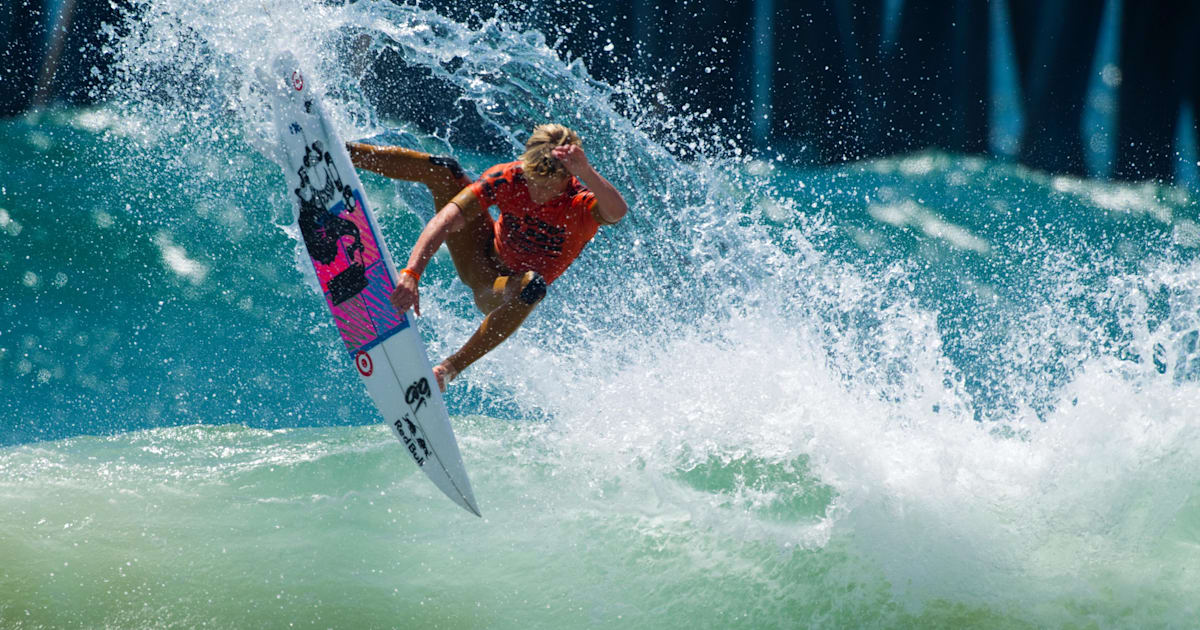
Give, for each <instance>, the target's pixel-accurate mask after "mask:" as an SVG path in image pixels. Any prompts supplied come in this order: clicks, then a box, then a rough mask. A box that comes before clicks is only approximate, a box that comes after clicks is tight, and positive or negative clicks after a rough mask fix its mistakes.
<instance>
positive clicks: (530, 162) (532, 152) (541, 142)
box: [521, 124, 583, 179]
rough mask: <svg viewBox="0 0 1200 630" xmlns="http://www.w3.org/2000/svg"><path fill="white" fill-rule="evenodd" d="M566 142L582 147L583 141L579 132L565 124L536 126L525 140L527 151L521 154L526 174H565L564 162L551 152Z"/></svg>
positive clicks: (554, 175)
mask: <svg viewBox="0 0 1200 630" xmlns="http://www.w3.org/2000/svg"><path fill="white" fill-rule="evenodd" d="M565 144H573V145H575V146H577V147H582V146H583V141H582V140H580V139H579V134H577V133H575V132H574V131H573V130H571V129H570V128H569V127H567V126H565V125H558V124H549V125H538V126H537V127H534V128H533V133H532V134H531V135H530V136H529V139H528V140H526V141H525V152H524V153H522V154H521V166H522V167H523V168H524V169H525V175H526V176H533V177H537V178H542V179H549V178H552V177H559V176H562V175H565V174H566V172H567V170H566V169H565V168H564V167H563V165H562V162H559V161H558V160H557V159H555V157H554V155H553V154H552V153H551V151H553V150H554V149H555V147H561V146H563V145H565Z"/></svg>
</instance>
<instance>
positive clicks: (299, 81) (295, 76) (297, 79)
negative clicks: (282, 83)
mask: <svg viewBox="0 0 1200 630" xmlns="http://www.w3.org/2000/svg"><path fill="white" fill-rule="evenodd" d="M292 87H294V88H296V91H297V92H299V91H300V90H303V89H304V75H302V74H300V71H299V70H295V71H293V72H292Z"/></svg>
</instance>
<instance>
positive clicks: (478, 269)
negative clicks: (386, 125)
mask: <svg viewBox="0 0 1200 630" xmlns="http://www.w3.org/2000/svg"><path fill="white" fill-rule="evenodd" d="M346 148H347V149H348V150H349V151H350V159H351V160H352V161H353V162H354V165H355V166H357V167H359V168H365V169H367V170H369V171H372V172H375V173H379V174H380V175H384V176H386V177H390V178H392V179H402V180H404V181H410V182H418V183H421V184H424V185H425V187H426V188H428V189H429V192H430V193H431V194H432V195H433V204H434V211H435V212H440V211H441V210H442V209H443V208H445V207H446V204H448V203H450V200H452V199H454V196H455V195H457V194H458V193H459V192H460V191H462V189H463V188H466V187H467V186H469V185H470V184H471V180H470V179H468V178H467V175H466V173H465V172H463V170H462V168H461V167H460V166H459V165H458V162H457V161H455V160H454V158H451V157H445V156H436V155H430V154H428V153H422V152H420V151H413V150H412V149H406V148H404V147H388V146H382V147H380V146H373V145H369V144H362V143H359V142H347V143H346ZM486 214H487V210H478V211H475V212H470V213H467V215H466V217H465V218H466V221H467V225H466V227H465V228H464V229H462V230H460V231H458V232H451V233H450V234H448V235H447V237H446V248H447V249H449V250H450V258H451V260H453V261H454V268H455V270H457V271H458V277H459V278H460V279H461V280H462V281H463V284H465V285H467V286H468V287H469V288H470V289H471V291H472V292H473V293H475V295H476V300H475V301H476V304H477V305H479V304H480V296H485V295H487V294H490V293H491V292H492V290H493V287H492V284H493V282H494V281H495V279H496V277H497V276H500V275H502V273H501V270H499V269H497V268H496V265H495V263H494V262H493V261H492V257H491V251H492V237H493V234H494V232H493V231H492V229H493V228H492V222H491V217H490V216H484V215H486ZM479 308H480V312H482V313H487V312H489V311H490V310H491V309H485V308H484V307H483V306H479Z"/></svg>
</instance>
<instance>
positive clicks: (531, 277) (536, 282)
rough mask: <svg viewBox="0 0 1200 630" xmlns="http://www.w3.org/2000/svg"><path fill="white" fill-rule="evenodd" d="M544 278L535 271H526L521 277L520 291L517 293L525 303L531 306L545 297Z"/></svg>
mask: <svg viewBox="0 0 1200 630" xmlns="http://www.w3.org/2000/svg"><path fill="white" fill-rule="evenodd" d="M547 286H548V284H547V283H546V279H545V278H543V277H542V274H540V273H538V272H536V271H526V272H525V275H524V277H522V278H521V292H520V293H519V294H518V295H517V297H518V299H520V300H521V301H522V302H524V303H525V304H528V305H529V306H533V305H534V304H537V303H538V302H541V301H542V298H544V297H546V287H547Z"/></svg>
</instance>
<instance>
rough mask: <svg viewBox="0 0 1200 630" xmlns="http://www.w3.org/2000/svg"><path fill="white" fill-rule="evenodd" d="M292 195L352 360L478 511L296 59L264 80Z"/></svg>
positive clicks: (342, 156)
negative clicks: (392, 303)
mask: <svg viewBox="0 0 1200 630" xmlns="http://www.w3.org/2000/svg"><path fill="white" fill-rule="evenodd" d="M263 75H264V76H261V78H262V80H263V81H265V82H266V83H267V87H268V90H269V92H270V93H271V115H272V117H273V119H274V124H275V132H276V134H277V136H278V141H279V144H280V147H281V148H282V151H281V152H279V153H280V155H281V157H282V158H283V159H284V161H285V162H286V165H285V166H284V173H285V175H286V177H287V190H288V196H289V198H290V199H291V200H292V203H293V210H294V214H293V217H294V219H295V221H296V224H297V225H298V227H299V228H300V235H301V237H302V239H303V240H304V247H305V250H306V251H307V253H308V256H309V258H310V259H311V260H312V265H313V269H314V270H315V271H316V274H317V281H318V282H319V284H320V285H321V293H322V295H323V296H324V298H325V303H326V305H328V307H329V312H330V314H331V315H332V316H333V320H334V322H335V323H336V324H337V329H338V332H340V333H341V336H342V341H343V342H344V344H345V347H346V354H347V356H348V358H349V359H350V362H351V363H352V364H353V365H354V368H355V370H356V371H357V372H358V375H359V377H360V378H361V379H362V382H363V384H365V385H366V388H367V392H368V394H369V395H370V397H371V400H372V401H373V402H374V403H375V407H376V409H378V410H379V413H380V414H382V415H383V418H384V421H385V422H386V423H387V424H388V426H390V427H391V428H392V432H393V433H394V434H395V435H396V438H397V439H399V440H400V443H401V445H403V448H404V450H405V451H406V452H407V453H408V455H409V456H410V457H411V458H412V460H413V461H414V462H416V464H417V466H418V467H420V469H421V470H422V471H424V472H425V474H426V475H427V476H428V477H429V479H430V480H431V481H433V483H434V485H436V486H437V487H438V488H439V489H440V490H441V491H442V492H443V493H445V495H446V496H448V497H450V499H451V500H452V501H454V502H455V503H457V504H459V505H460V506H462V507H463V508H465V509H466V510H468V511H470V512H471V513H472V514H475V515H476V516H479V515H480V513H479V507H478V505H477V504H476V502H475V496H474V494H473V492H472V490H471V482H470V480H469V479H468V477H467V471H466V469H465V468H464V467H463V462H462V455H461V453H460V452H459V449H458V441H457V440H456V439H455V437H454V430H453V429H452V428H451V426H450V415H449V413H447V411H446V402H445V400H444V399H443V397H442V393H441V391H440V390H439V389H438V387H437V379H436V378H435V377H434V375H433V369H432V365H431V364H430V362H429V357H428V355H426V353H425V345H424V343H423V342H422V341H421V337H420V335H419V334H418V332H417V329H416V327H415V326H414V325H413V319H412V317H411V314H412V311H411V310H410V311H409V312H408V313H399V312H397V311H396V309H395V308H394V307H393V306H392V305H391V303H390V302H389V301H388V296H390V295H391V293H392V290H393V288H394V287H395V286H396V282H395V279H396V266H395V264H394V263H393V262H392V257H391V254H389V253H388V249H387V245H386V244H385V243H384V240H383V238H382V236H380V232H379V227H378V224H377V223H376V221H375V217H374V215H373V214H372V212H371V208H370V205H369V204H368V202H367V196H366V195H365V194H364V192H363V187H362V183H361V182H360V181H359V178H358V173H357V172H356V171H355V170H354V166H353V164H352V163H351V161H350V155H349V153H348V152H347V151H346V147H345V144H344V143H343V142H342V140H341V139H340V138H339V137H338V134H337V130H336V129H335V128H334V126H333V124H332V123H331V121H330V120H329V117H328V115H327V114H326V112H325V109H324V108H323V107H322V105H321V101H320V99H319V98H318V95H317V94H314V93H313V85H312V82H311V80H310V77H309V76H308V75H306V74H305V73H304V72H303V70H302V69H301V64H300V62H299V60H298V59H297V58H296V57H295V55H293V54H292V53H283V54H280V55H278V56H276V57H275V58H274V60H273V61H272V63H271V67H270V72H268V73H263Z"/></svg>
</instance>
